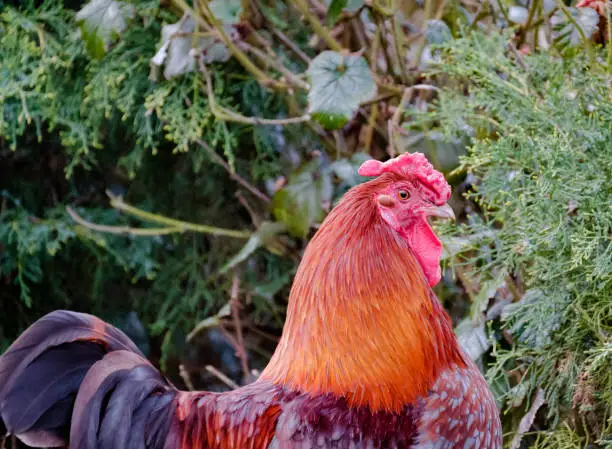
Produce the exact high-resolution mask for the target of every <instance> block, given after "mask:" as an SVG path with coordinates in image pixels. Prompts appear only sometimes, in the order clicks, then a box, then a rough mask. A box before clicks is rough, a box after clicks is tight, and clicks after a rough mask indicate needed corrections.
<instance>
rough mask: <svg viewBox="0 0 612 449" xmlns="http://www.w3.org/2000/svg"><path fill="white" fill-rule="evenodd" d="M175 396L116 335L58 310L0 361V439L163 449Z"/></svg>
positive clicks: (92, 320) (78, 448)
mask: <svg viewBox="0 0 612 449" xmlns="http://www.w3.org/2000/svg"><path fill="white" fill-rule="evenodd" d="M176 396H177V390H176V389H175V388H174V387H173V386H172V385H170V384H169V382H168V381H167V380H166V379H165V378H163V377H162V376H161V374H160V373H159V372H158V371H157V370H156V369H155V368H154V367H153V366H152V365H151V364H150V363H149V362H148V361H147V360H146V359H145V358H144V356H143V355H142V353H141V352H140V351H139V349H138V348H137V347H136V346H135V345H134V343H133V342H132V341H131V340H130V339H129V338H128V337H127V336H126V335H125V334H123V332H121V331H120V330H118V329H116V328H114V327H113V326H110V325H109V324H107V323H105V322H104V321H102V320H100V319H98V318H96V317H94V316H92V315H86V314H82V313H75V312H68V311H57V312H53V313H50V314H49V315H46V316H45V317H43V318H41V319H40V320H38V321H37V322H36V323H34V324H33V325H32V326H31V327H30V328H29V329H27V330H26V331H25V332H24V333H23V335H21V337H19V338H18V339H17V340H16V341H15V342H14V343H13V345H12V346H11V347H10V348H9V349H8V350H7V351H6V353H5V354H3V355H2V356H0V437H2V435H4V434H5V433H8V434H13V435H16V436H17V437H18V438H19V439H21V440H22V441H23V442H24V443H26V444H27V445H29V446H34V447H58V446H65V445H67V444H68V441H69V440H70V447H71V448H72V449H97V448H130V449H131V448H134V449H162V448H163V446H164V442H165V439H166V435H167V433H168V429H169V427H170V424H171V422H172V417H173V416H174V409H175V406H173V404H175V402H176Z"/></svg>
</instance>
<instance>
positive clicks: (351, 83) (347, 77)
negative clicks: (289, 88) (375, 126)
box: [308, 51, 376, 129]
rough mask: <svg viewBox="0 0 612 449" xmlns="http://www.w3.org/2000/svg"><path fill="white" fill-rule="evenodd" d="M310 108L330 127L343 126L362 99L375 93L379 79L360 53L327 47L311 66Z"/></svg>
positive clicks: (319, 120)
mask: <svg viewBox="0 0 612 449" xmlns="http://www.w3.org/2000/svg"><path fill="white" fill-rule="evenodd" d="M308 76H309V77H310V83H311V88H310V92H309V93H308V103H309V106H308V112H309V113H310V114H311V115H312V117H313V118H314V119H315V120H316V121H318V122H319V123H321V124H322V125H323V126H324V127H325V128H327V129H338V128H341V127H342V126H344V125H345V124H346V122H348V121H349V120H350V119H351V118H352V117H353V115H355V112H356V111H357V108H358V107H359V105H360V104H361V103H363V102H364V101H368V100H371V99H372V98H374V96H375V95H376V82H375V81H374V77H373V76H372V72H371V71H370V67H368V63H367V62H366V60H365V59H364V58H363V57H362V56H360V55H355V54H353V55H342V54H340V53H338V52H335V51H324V52H323V53H321V54H319V55H318V56H317V57H316V58H314V59H313V60H312V62H311V63H310V66H309V67H308Z"/></svg>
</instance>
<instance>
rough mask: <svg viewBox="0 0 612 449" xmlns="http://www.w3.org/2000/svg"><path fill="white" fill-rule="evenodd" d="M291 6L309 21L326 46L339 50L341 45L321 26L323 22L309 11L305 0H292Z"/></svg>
mask: <svg viewBox="0 0 612 449" xmlns="http://www.w3.org/2000/svg"><path fill="white" fill-rule="evenodd" d="M292 4H293V6H295V7H296V8H297V9H298V11H300V12H301V13H302V15H303V16H304V17H306V19H307V20H308V22H310V26H312V29H313V31H314V32H315V33H316V34H317V35H318V36H319V37H320V38H321V39H323V41H324V42H325V43H326V44H327V46H328V47H329V48H330V49H332V50H334V51H341V50H342V46H341V45H340V44H339V43H338V41H337V40H335V39H334V38H333V37H332V36H331V34H329V30H328V29H327V28H325V27H324V26H323V24H322V23H321V22H320V21H319V19H317V17H316V16H315V15H314V14H313V13H312V12H311V11H310V8H309V7H308V3H307V2H306V0H293V2H292Z"/></svg>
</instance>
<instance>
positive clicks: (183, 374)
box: [179, 363, 195, 391]
mask: <svg viewBox="0 0 612 449" xmlns="http://www.w3.org/2000/svg"><path fill="white" fill-rule="evenodd" d="M179 376H181V379H183V382H184V383H185V386H186V387H187V389H188V390H189V391H194V390H195V388H194V387H193V382H191V377H190V376H189V372H188V371H187V370H186V369H185V365H183V364H182V363H181V364H180V365H179Z"/></svg>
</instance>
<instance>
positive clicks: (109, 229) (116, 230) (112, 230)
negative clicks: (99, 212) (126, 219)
mask: <svg viewBox="0 0 612 449" xmlns="http://www.w3.org/2000/svg"><path fill="white" fill-rule="evenodd" d="M66 212H68V215H70V218H72V219H73V220H74V221H75V222H76V223H78V224H80V225H81V226H83V227H85V228H87V229H91V230H92V231H97V232H105V233H107V234H119V235H140V236H153V235H167V234H174V233H177V232H181V233H182V232H185V229H181V228H177V227H174V228H132V227H130V226H107V225H101V224H96V223H92V222H90V221H87V220H85V219H84V218H83V217H81V216H80V215H79V214H78V213H77V212H76V211H75V210H74V209H73V208H71V207H70V206H66Z"/></svg>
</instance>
